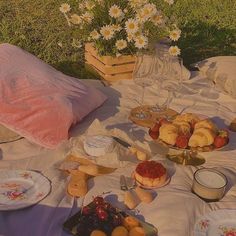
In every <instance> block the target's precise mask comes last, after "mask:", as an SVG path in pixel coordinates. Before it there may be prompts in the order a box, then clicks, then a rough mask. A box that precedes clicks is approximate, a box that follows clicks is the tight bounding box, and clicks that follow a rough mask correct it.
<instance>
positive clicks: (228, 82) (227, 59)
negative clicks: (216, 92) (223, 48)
mask: <svg viewBox="0 0 236 236" xmlns="http://www.w3.org/2000/svg"><path fill="white" fill-rule="evenodd" d="M195 67H197V68H198V69H199V70H200V72H201V74H203V75H204V76H207V78H209V79H210V80H212V81H214V82H215V83H216V86H217V87H218V88H220V89H221V90H222V91H224V92H226V93H228V94H230V95H231V96H232V97H234V98H236V56H218V57H211V58H208V59H206V60H203V61H200V62H198V63H196V64H195Z"/></svg>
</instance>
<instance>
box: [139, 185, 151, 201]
mask: <svg viewBox="0 0 236 236" xmlns="http://www.w3.org/2000/svg"><path fill="white" fill-rule="evenodd" d="M135 192H136V194H137V196H138V198H139V199H140V200H141V201H142V202H145V203H150V202H152V200H153V195H152V193H151V192H150V191H147V190H144V189H142V188H140V187H138V186H137V187H136V188H135Z"/></svg>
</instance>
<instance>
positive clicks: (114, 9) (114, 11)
mask: <svg viewBox="0 0 236 236" xmlns="http://www.w3.org/2000/svg"><path fill="white" fill-rule="evenodd" d="M109 15H110V16H111V17H114V18H119V17H121V15H122V10H121V9H120V8H119V7H118V6H117V5H115V4H114V5H113V6H111V8H110V10H109Z"/></svg>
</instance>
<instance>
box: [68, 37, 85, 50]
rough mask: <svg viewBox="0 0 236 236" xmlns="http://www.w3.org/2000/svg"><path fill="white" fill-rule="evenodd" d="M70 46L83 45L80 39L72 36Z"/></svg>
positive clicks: (78, 46) (79, 46) (77, 46)
mask: <svg viewBox="0 0 236 236" xmlns="http://www.w3.org/2000/svg"><path fill="white" fill-rule="evenodd" d="M71 45H72V47H74V48H81V47H82V46H83V45H82V43H81V42H80V40H78V39H75V38H73V41H72V43H71Z"/></svg>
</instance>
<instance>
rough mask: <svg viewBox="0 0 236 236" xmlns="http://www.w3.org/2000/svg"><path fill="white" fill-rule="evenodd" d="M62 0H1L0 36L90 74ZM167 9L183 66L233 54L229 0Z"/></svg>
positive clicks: (187, 0) (181, 2)
mask: <svg viewBox="0 0 236 236" xmlns="http://www.w3.org/2000/svg"><path fill="white" fill-rule="evenodd" d="M63 2H65V1H64V0H37V1H34V0H1V1H0V10H1V14H0V42H8V43H12V44H15V45H18V46H20V47H22V48H24V49H25V50H27V51H29V52H31V53H33V54H34V55H36V56H38V57H39V58H41V59H42V60H44V61H45V62H47V63H49V64H51V65H53V66H54V67H55V68H57V69H59V70H61V71H62V72H64V73H66V74H69V75H73V76H77V77H79V78H91V76H92V75H91V74H90V73H88V72H87V71H86V70H85V69H84V61H83V58H84V55H83V50H82V49H78V48H75V47H73V46H72V45H71V43H72V42H71V35H72V32H71V30H70V29H69V28H68V26H67V24H66V22H65V19H64V18H63V16H62V14H61V13H60V12H59V6H60V5H61V3H63ZM66 2H68V3H73V4H76V2H79V0H68V1H66ZM173 12H174V13H175V14H176V18H177V20H178V22H179V25H180V26H181V29H182V32H183V37H182V38H181V40H180V43H179V46H180V47H181V49H182V57H183V58H184V62H185V64H186V65H187V66H189V65H190V64H191V63H193V62H197V61H199V60H202V59H204V58H207V57H211V56H217V55H236V17H235V15H236V1H235V0H224V1H222V0H204V1H195V0H176V3H175V5H174V8H173Z"/></svg>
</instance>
